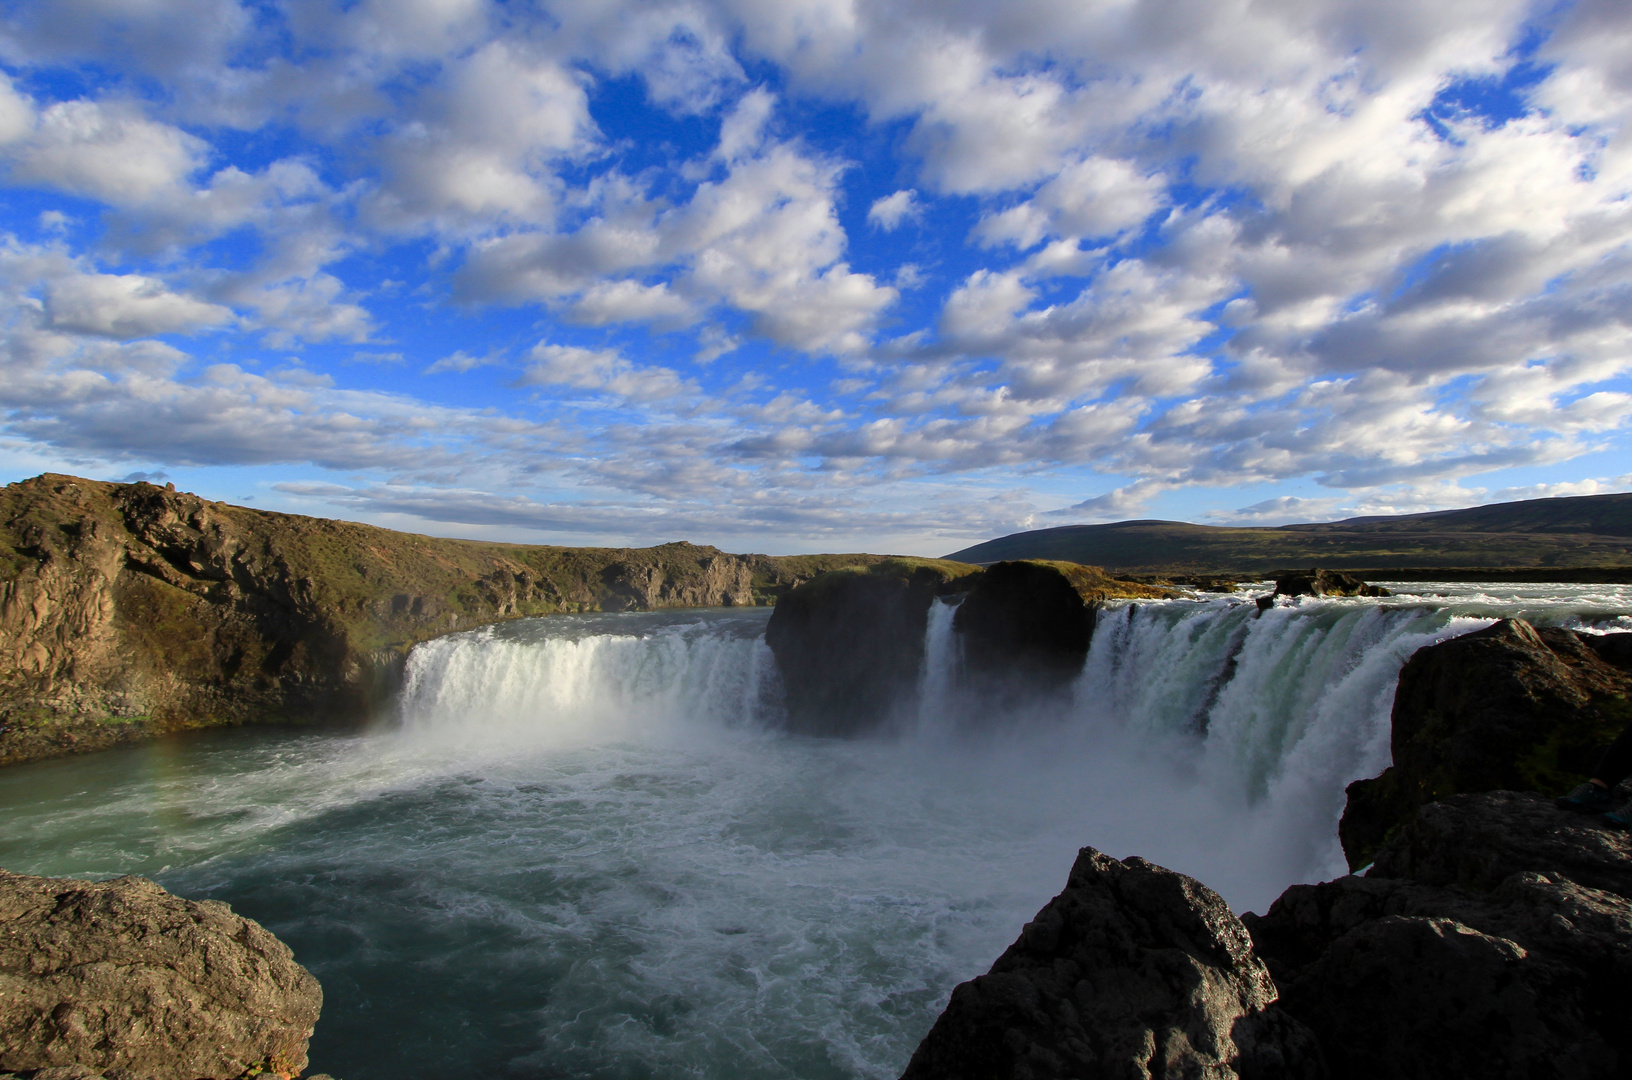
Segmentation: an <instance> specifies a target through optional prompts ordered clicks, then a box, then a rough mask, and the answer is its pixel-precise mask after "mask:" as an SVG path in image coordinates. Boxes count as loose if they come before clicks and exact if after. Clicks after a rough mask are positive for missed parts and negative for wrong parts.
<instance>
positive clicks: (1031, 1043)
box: [902, 848, 1321, 1080]
mask: <svg viewBox="0 0 1632 1080" xmlns="http://www.w3.org/2000/svg"><path fill="white" fill-rule="evenodd" d="M1275 996H1276V992H1275V986H1274V983H1273V982H1272V981H1271V979H1270V976H1269V973H1268V971H1267V970H1266V968H1265V966H1264V965H1263V963H1262V962H1261V961H1259V960H1258V958H1257V957H1256V956H1254V955H1253V950H1252V941H1251V938H1250V937H1249V936H1248V934H1247V932H1246V929H1245V928H1244V927H1243V926H1242V924H1241V923H1240V921H1239V920H1237V919H1236V918H1235V916H1233V915H1232V914H1230V910H1229V908H1228V907H1227V906H1226V905H1225V904H1224V901H1223V900H1222V899H1221V898H1220V897H1219V896H1218V895H1217V894H1216V893H1214V892H1213V891H1212V890H1211V889H1209V888H1207V887H1206V886H1205V885H1202V884H1201V883H1200V882H1198V881H1196V880H1195V879H1193V878H1189V877H1186V876H1184V875H1183V874H1177V873H1174V872H1173V871H1171V870H1165V869H1163V868H1162V867H1160V866H1156V865H1155V864H1153V863H1149V862H1146V861H1145V860H1143V859H1139V858H1132V859H1127V860H1123V861H1118V860H1116V859H1113V858H1110V857H1109V856H1107V855H1104V854H1102V853H1101V852H1098V851H1095V850H1094V849H1093V848H1083V849H1082V851H1081V852H1080V853H1079V854H1078V856H1077V861H1076V865H1075V866H1073V867H1072V868H1071V876H1070V879H1069V880H1068V881H1067V883H1066V887H1065V890H1064V891H1063V892H1061V893H1060V895H1058V896H1056V897H1055V898H1054V899H1053V900H1051V901H1049V903H1048V904H1047V906H1045V907H1044V908H1043V909H1042V910H1041V911H1039V912H1038V913H1037V917H1036V918H1035V919H1033V920H1032V921H1031V922H1029V923H1027V924H1026V927H1025V929H1024V930H1022V931H1021V933H1020V937H1019V939H1018V940H1016V941H1015V943H1014V944H1013V945H1011V946H1009V948H1008V950H1007V951H1005V952H1004V953H1003V955H1002V956H1000V957H999V958H998V960H997V962H996V963H995V964H993V965H992V969H991V971H989V972H988V973H987V974H985V975H982V976H980V977H978V978H975V979H972V980H970V981H969V982H966V983H963V984H962V985H960V986H958V987H957V989H955V990H953V991H952V1000H951V1002H950V1003H949V1004H948V1005H947V1007H946V1011H945V1012H943V1013H942V1014H941V1017H940V1019H939V1020H937V1021H936V1022H935V1026H934V1027H933V1028H931V1029H930V1032H929V1034H928V1035H927V1036H925V1038H924V1041H923V1042H922V1043H921V1044H920V1045H919V1047H918V1050H917V1052H916V1053H914V1054H913V1056H912V1061H911V1062H910V1063H909V1064H908V1066H907V1070H906V1072H905V1073H903V1074H902V1080H964V1078H968V1080H975V1078H979V1080H1010V1078H1013V1080H1052V1078H1056V1077H1080V1078H1082V1080H1098V1078H1101V1077H1103V1078H1106V1080H1110V1078H1113V1077H1114V1078H1123V1077H1196V1078H1216V1080H1223V1078H1227V1077H1236V1076H1249V1077H1266V1078H1267V1077H1284V1078H1294V1077H1317V1076H1320V1075H1321V1065H1320V1059H1319V1053H1318V1051H1317V1050H1316V1048H1315V1046H1314V1043H1313V1040H1312V1039H1311V1037H1310V1036H1309V1034H1308V1032H1307V1031H1305V1030H1304V1029H1303V1028H1302V1027H1301V1026H1300V1025H1299V1024H1298V1023H1296V1022H1295V1021H1293V1020H1291V1019H1289V1018H1288V1017H1286V1016H1285V1015H1283V1014H1282V1013H1281V1012H1280V1011H1279V1010H1277V1009H1276V1008H1275V1006H1274V1002H1275Z"/></svg>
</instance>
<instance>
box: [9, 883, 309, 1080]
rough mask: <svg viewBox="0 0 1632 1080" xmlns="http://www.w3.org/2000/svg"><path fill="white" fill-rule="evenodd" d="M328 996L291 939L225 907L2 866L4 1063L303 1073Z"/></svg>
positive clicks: (81, 1069) (150, 1074) (137, 1075)
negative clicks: (275, 934)
mask: <svg viewBox="0 0 1632 1080" xmlns="http://www.w3.org/2000/svg"><path fill="white" fill-rule="evenodd" d="M322 1004H323V992H322V990H321V988H319V986H318V984H317V980H316V979H314V978H313V977H312V976H311V974H310V973H309V972H308V971H307V970H306V969H305V968H303V967H301V966H300V965H299V964H297V963H295V961H294V958H293V956H292V955H291V954H290V952H289V949H288V947H287V946H285V945H284V944H283V943H282V942H280V941H279V940H278V939H277V938H275V937H273V936H272V935H271V934H269V933H268V932H267V931H265V930H263V929H262V928H261V927H260V926H259V925H258V924H256V923H255V922H253V921H251V920H249V919H245V918H243V917H241V916H238V915H234V914H233V912H232V909H231V908H229V907H228V906H227V905H225V904H222V903H219V902H217V901H213V900H205V901H198V902H194V901H191V900H183V899H181V898H180V897H177V896H172V895H171V894H170V893H168V892H166V891H165V890H164V889H162V888H160V887H159V886H158V885H155V884H154V883H153V882H151V881H147V880H145V879H143V878H138V877H124V878H119V879H117V880H115V881H106V882H100V883H93V882H85V881H70V880H63V879H58V878H40V877H27V876H24V875H21V874H12V873H8V872H6V871H3V870H0V1070H9V1071H22V1070H36V1069H39V1070H49V1069H57V1070H64V1071H63V1072H60V1073H56V1074H48V1075H59V1076H63V1077H68V1076H94V1075H97V1074H105V1075H106V1076H107V1077H109V1080H198V1078H201V1077H209V1078H212V1080H215V1078H219V1080H227V1078H235V1077H240V1076H243V1075H245V1074H246V1073H249V1072H250V1071H252V1070H258V1071H261V1072H263V1073H268V1074H272V1075H276V1076H283V1077H289V1076H294V1075H298V1074H299V1073H300V1072H301V1071H302V1070H304V1069H305V1067H306V1046H307V1042H308V1040H309V1039H310V1038H311V1035H312V1028H313V1025H315V1024H316V1023H317V1017H318V1011H319V1009H320V1008H321V1007H322ZM76 1069H77V1070H78V1071H77V1072H76V1071H73V1070H76ZM37 1075H39V1074H37Z"/></svg>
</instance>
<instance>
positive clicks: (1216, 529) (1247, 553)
mask: <svg viewBox="0 0 1632 1080" xmlns="http://www.w3.org/2000/svg"><path fill="white" fill-rule="evenodd" d="M945 557H946V558H948V559H955V560H958V561H960V562H972V563H989V562H996V561H999V560H1003V559H1065V560H1069V561H1071V562H1080V563H1087V564H1091V565H1095V566H1103V567H1105V569H1106V570H1107V571H1109V572H1112V573H1123V574H1127V573H1139V574H1164V573H1167V574H1172V573H1192V574H1194V573H1205V574H1229V573H1241V574H1273V573H1275V572H1277V571H1280V570H1285V569H1288V568H1291V567H1298V566H1310V565H1315V564H1319V565H1322V566H1330V567H1334V568H1342V569H1345V570H1355V571H1365V570H1381V569H1394V568H1414V569H1419V570H1429V569H1433V568H1436V567H1443V568H1447V569H1449V568H1467V567H1481V568H1488V569H1511V568H1524V567H1535V568H1537V569H1546V568H1549V567H1551V568H1573V569H1583V568H1605V567H1625V566H1632V493H1618V494H1609V495H1573V496H1559V497H1555V498H1547V499H1525V500H1520V501H1516V502H1508V503H1487V504H1484V505H1482V506H1473V507H1464V508H1461V509H1455V510H1432V511H1426V512H1424V513H1419V514H1399V515H1370V516H1366V517H1358V518H1347V519H1343V520H1339V521H1328V522H1318V521H1317V522H1298V523H1293V524H1287V525H1253V526H1239V525H1201V524H1197V523H1194V522H1188V521H1166V520H1162V519H1158V518H1139V519H1133V520H1128V521H1116V522H1107V523H1104V524H1098V525H1057V526H1053V527H1051V528H1047V529H1034V530H1028V531H1026V532H1020V533H1012V534H1010V535H1008V536H1002V537H998V538H996V539H994V540H988V541H985V542H984V543H980V544H975V545H972V546H970V547H967V548H963V549H961V550H959V551H955V552H952V553H951V554H949V555H947V556H945Z"/></svg>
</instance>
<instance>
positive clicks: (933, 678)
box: [917, 600, 963, 732]
mask: <svg viewBox="0 0 1632 1080" xmlns="http://www.w3.org/2000/svg"><path fill="white" fill-rule="evenodd" d="M957 610H958V600H936V601H934V602H933V603H931V604H930V605H929V623H928V625H927V626H925V628H924V666H923V670H922V671H921V672H920V673H919V676H918V702H917V711H918V725H917V726H918V728H919V730H921V731H925V732H931V731H945V730H947V725H948V722H949V721H950V720H951V718H952V717H953V715H954V714H955V710H956V694H957V689H958V673H959V669H960V667H961V666H962V662H963V645H962V643H961V642H960V641H959V640H958V636H957V635H956V634H955V633H953V631H952V621H953V618H954V617H955V616H956V614H957Z"/></svg>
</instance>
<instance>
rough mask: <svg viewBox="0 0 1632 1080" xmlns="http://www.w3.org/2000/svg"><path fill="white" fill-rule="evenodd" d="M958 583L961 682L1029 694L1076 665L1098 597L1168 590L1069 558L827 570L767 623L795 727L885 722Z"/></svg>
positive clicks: (905, 696)
mask: <svg viewBox="0 0 1632 1080" xmlns="http://www.w3.org/2000/svg"><path fill="white" fill-rule="evenodd" d="M956 594H966V598H965V599H964V600H963V602H962V604H961V606H960V607H959V608H958V612H957V614H956V616H954V620H953V629H954V632H955V633H956V634H957V635H958V636H959V638H960V639H961V640H962V644H963V649H964V656H965V661H966V668H967V671H966V675H968V676H969V680H968V685H966V687H965V689H969V690H973V691H976V692H981V693H988V694H990V693H993V692H996V693H998V694H1003V693H1016V694H1018V693H1024V694H1026V695H1035V694H1036V693H1038V692H1047V691H1050V690H1056V689H1059V688H1060V687H1061V686H1062V685H1063V684H1065V683H1068V682H1069V681H1070V679H1071V678H1072V677H1074V676H1075V675H1076V673H1077V672H1078V671H1080V670H1081V669H1082V663H1083V658H1084V657H1085V656H1086V655H1087V652H1088V639H1089V636H1090V634H1091V633H1092V630H1093V620H1094V610H1093V609H1094V606H1095V605H1096V604H1098V603H1100V602H1102V601H1104V600H1108V599H1117V598H1130V597H1131V598H1154V597H1162V596H1168V595H1171V594H1170V593H1169V592H1167V591H1166V590H1163V589H1159V588H1154V587H1151V586H1148V585H1139V584H1135V583H1133V582H1128V581H1118V580H1116V579H1114V578H1111V577H1109V576H1107V575H1106V574H1105V573H1103V572H1102V571H1100V570H1099V569H1098V568H1097V567H1092V566H1077V565H1075V564H1072V563H1047V562H1016V563H999V564H997V565H996V566H992V567H989V568H987V569H986V570H981V569H979V568H978V567H974V566H970V565H968V564H966V563H955V562H948V561H946V560H944V559H891V560H888V561H885V562H881V563H877V564H874V565H872V566H870V567H858V568H853V569H851V570H846V571H837V572H832V573H827V574H822V575H821V576H819V577H817V578H814V579H813V580H811V581H809V582H808V583H806V584H803V585H800V586H798V587H796V588H794V589H793V590H792V591H790V592H789V593H788V594H787V595H786V596H785V597H783V599H782V600H781V601H779V602H778V604H777V606H776V611H775V613H774V614H773V615H772V616H771V622H770V625H769V626H768V627H767V628H766V631H765V640H766V643H767V644H769V645H770V647H771V651H772V652H773V653H775V655H776V666H777V670H778V671H779V672H780V673H781V675H782V682H783V685H784V686H785V687H786V689H787V701H788V719H789V723H790V725H791V726H792V728H793V729H794V730H795V731H799V732H803V733H805V734H811V735H855V734H859V733H862V732H865V731H870V730H875V729H877V728H879V727H881V726H884V725H886V724H888V723H889V722H890V720H891V719H892V718H893V717H894V716H895V714H896V712H897V711H898V709H899V707H900V705H901V704H902V703H903V702H905V701H907V700H909V699H910V697H911V694H912V692H913V691H914V690H915V689H916V687H917V681H918V673H919V671H920V669H921V667H922V665H923V661H924V630H925V627H926V624H927V621H928V618H929V606H930V604H931V603H933V602H934V601H935V598H936V597H938V596H949V595H956Z"/></svg>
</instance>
